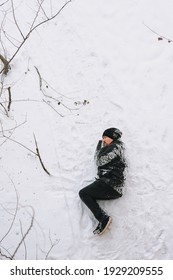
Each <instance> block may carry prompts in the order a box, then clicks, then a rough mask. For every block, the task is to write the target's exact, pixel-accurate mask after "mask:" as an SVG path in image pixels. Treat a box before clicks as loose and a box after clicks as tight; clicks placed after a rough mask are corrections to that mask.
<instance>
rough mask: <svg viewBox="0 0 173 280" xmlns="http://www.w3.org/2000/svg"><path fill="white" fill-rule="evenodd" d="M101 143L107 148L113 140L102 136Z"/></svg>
mask: <svg viewBox="0 0 173 280" xmlns="http://www.w3.org/2000/svg"><path fill="white" fill-rule="evenodd" d="M102 139H103V143H104V146H108V145H110V144H111V143H112V141H113V139H111V138H109V137H108V136H103V138H102Z"/></svg>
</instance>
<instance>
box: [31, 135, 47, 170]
mask: <svg viewBox="0 0 173 280" xmlns="http://www.w3.org/2000/svg"><path fill="white" fill-rule="evenodd" d="M34 140H35V146H36V152H37V156H38V158H39V160H40V163H41V166H42V167H43V169H44V171H45V172H46V173H47V174H48V175H50V173H49V171H47V169H46V167H45V166H44V164H43V161H42V159H41V156H40V151H39V148H38V144H37V140H36V137H35V134H34Z"/></svg>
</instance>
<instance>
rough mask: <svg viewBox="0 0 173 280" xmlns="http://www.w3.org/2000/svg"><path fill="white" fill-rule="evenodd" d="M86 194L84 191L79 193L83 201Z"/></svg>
mask: <svg viewBox="0 0 173 280" xmlns="http://www.w3.org/2000/svg"><path fill="white" fill-rule="evenodd" d="M84 193H85V192H84V190H83V189H81V190H80V191H79V197H80V198H81V199H82V200H83V197H84V196H85V194H84Z"/></svg>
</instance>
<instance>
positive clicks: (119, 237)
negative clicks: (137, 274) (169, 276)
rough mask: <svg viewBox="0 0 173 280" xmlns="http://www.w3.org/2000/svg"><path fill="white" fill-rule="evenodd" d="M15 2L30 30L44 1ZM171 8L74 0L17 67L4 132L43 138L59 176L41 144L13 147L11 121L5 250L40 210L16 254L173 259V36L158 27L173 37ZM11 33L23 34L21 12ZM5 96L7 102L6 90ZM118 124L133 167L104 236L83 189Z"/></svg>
mask: <svg viewBox="0 0 173 280" xmlns="http://www.w3.org/2000/svg"><path fill="white" fill-rule="evenodd" d="M1 2H5V1H1ZM14 2H15V7H17V8H16V10H15V13H16V17H17V18H18V22H19V25H20V26H21V29H22V30H23V32H24V33H26V32H27V30H28V28H29V26H30V23H31V22H32V20H33V18H34V13H35V11H36V7H37V6H35V4H38V2H37V1H35V0H32V1H29V3H28V4H27V3H26V2H27V1H19V0H18V1H14ZM56 2H57V3H56ZM65 2H66V1H54V2H53V3H52V2H51V1H48V0H47V1H45V3H44V9H45V11H47V12H50V14H51V9H52V10H53V11H54V10H56V11H57V10H58V9H59V8H60V7H61V6H62V5H63V3H65ZM51 3H52V6H51ZM5 5H6V6H8V7H9V5H10V3H6V4H5ZM5 5H3V6H2V7H0V11H1V18H2V15H3V13H2V11H3V10H5V7H6V6H5ZM172 8H173V2H172V1H171V0H165V1H161V0H150V1H149V0H138V1H137V0H121V1H114V0H109V1H106V0H83V1H80V0H73V1H71V3H69V4H68V5H67V6H66V7H65V8H64V9H63V11H62V12H61V13H60V15H59V16H58V17H56V18H55V19H54V20H52V21H49V22H47V23H45V24H44V25H41V26H40V27H38V29H36V30H35V31H33V32H32V34H31V35H30V37H29V38H28V40H27V41H26V42H25V44H24V45H23V47H22V48H21V50H20V51H19V53H18V54H17V55H16V57H15V58H14V60H13V61H12V62H11V70H10V72H9V73H8V75H7V77H6V78H5V80H4V87H8V86H10V87H11V93H12V104H11V110H10V112H9V117H7V116H6V115H5V114H4V111H3V108H2V107H1V108H0V110H1V111H0V120H1V123H2V126H3V129H4V133H5V135H6V136H10V137H11V139H14V140H16V141H18V142H20V143H22V144H23V145H25V146H26V147H27V148H29V149H31V150H32V151H35V142H34V137H33V133H34V134H35V136H36V139H37V143H38V147H39V150H40V154H41V157H42V160H43V162H44V164H45V166H46V168H47V170H48V171H49V172H50V173H51V176H49V175H47V174H46V173H45V172H44V170H43V168H42V167H41V164H40V162H39V159H38V158H37V157H36V156H35V155H34V154H33V153H32V152H31V151H29V150H27V149H26V148H24V147H22V146H21V145H19V144H17V143H15V142H12V141H11V140H6V142H5V143H4V140H5V139H4V138H3V137H2V136H3V135H2V127H1V132H0V144H1V146H0V147H1V149H0V169H1V184H0V219H1V227H0V240H1V243H0V248H1V252H2V253H3V254H6V255H7V256H10V255H12V254H13V253H14V251H15V249H16V248H17V246H18V244H19V242H20V241H21V239H22V236H23V235H24V234H25V233H26V232H27V230H28V228H29V227H30V225H31V220H32V216H33V211H34V213H35V215H34V222H33V225H32V226H31V230H30V231H29V233H28V234H27V236H26V239H25V243H22V245H21V246H20V248H19V250H18V251H17V252H16V254H15V259H19V260H20V259H25V258H27V259H33V260H34V259H45V258H47V259H56V260H60V259H69V260H72V259H80V260H92V259H98V260H102V259H118V260H119V259H132V260H133V259H149V260H150V259H172V258H173V239H172V232H173V215H172V214H173V213H172V210H173V204H172V199H173V154H172V150H171V147H172V143H173V131H172V118H173V110H172V101H173V97H172V92H173V79H172V73H173V43H172V42H170V43H168V41H167V40H166V39H163V40H160V41H159V40H158V37H159V35H157V34H156V33H154V32H157V33H158V34H160V35H162V36H165V37H167V38H169V39H173V31H172V25H173V17H172ZM9 11H10V10H9ZM1 21H2V19H1ZM146 25H147V26H148V27H149V28H151V29H152V30H153V31H154V32H153V31H152V30H150V29H149V28H148V27H147V26H146ZM4 28H6V30H7V31H8V34H9V33H10V34H11V35H13V37H14V38H16V39H18V40H20V41H21V37H20V33H19V31H18V30H17V29H16V26H15V24H14V22H13V21H12V13H11V12H8V14H7V19H6V23H5V27H4ZM4 40H5V39H4ZM5 48H6V55H7V58H10V57H11V56H12V54H13V53H14V51H15V47H14V46H13V45H11V43H10V42H9V41H8V40H6V41H5ZM0 54H4V53H3V49H2V44H1V45H0ZM35 67H37V69H38V70H39V73H40V75H41V77H42V89H43V90H44V93H45V95H43V93H42V92H41V91H40V85H39V75H38V73H37V71H36V68H35ZM1 68H2V64H1ZM5 94H6V97H5ZM53 98H56V99H57V100H59V102H60V103H61V104H60V105H58V102H57V101H55V100H54V99H53ZM4 100H6V103H3V104H5V105H6V106H7V105H8V94H7V91H5V92H3V94H2V95H1V97H0V102H3V101H4ZM46 102H47V103H46ZM52 107H53V108H54V109H53V108H52ZM20 124H21V125H20ZM19 125H20V126H19ZM15 126H18V127H17V128H16V129H14V130H11V132H12V131H13V133H11V132H8V131H6V132H5V130H7V129H11V128H14V127H15ZM108 127H117V128H119V129H120V130H121V131H122V132H123V137H122V140H123V141H124V143H125V146H126V157H127V160H128V165H129V167H128V172H127V180H126V185H125V192H124V196H123V197H122V198H120V199H118V200H112V201H109V202H108V201H104V202H103V201H102V202H100V203H101V205H102V206H103V208H104V209H106V211H107V212H108V213H109V214H110V215H111V216H112V218H113V223H112V227H111V229H110V230H109V231H107V232H106V233H105V234H104V235H102V236H94V235H93V233H92V231H93V229H94V228H95V226H96V224H97V221H96V220H95V219H94V217H93V215H92V213H91V212H90V211H89V210H88V209H87V208H86V206H85V205H84V204H83V203H82V202H81V200H80V199H79V196H78V192H79V190H80V189H81V188H83V187H84V186H86V185H87V184H90V183H91V182H93V180H94V177H95V175H96V167H95V164H94V159H93V157H94V152H95V147H96V145H97V142H98V140H99V139H101V135H102V132H103V131H104V130H105V129H106V128H108ZM15 189H16V191H17V194H18V195H17V196H16V192H15ZM17 197H18V200H19V202H18V211H17V215H16V217H15V220H14V223H13V224H12V221H13V219H14V213H15V211H16V205H17ZM11 225H12V228H11V230H10V231H9V233H8V234H7V236H5V235H6V233H7V232H8V230H9V228H10V226H11ZM49 251H50V252H49ZM1 258H4V257H1Z"/></svg>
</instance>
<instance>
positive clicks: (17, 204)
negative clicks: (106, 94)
mask: <svg viewBox="0 0 173 280" xmlns="http://www.w3.org/2000/svg"><path fill="white" fill-rule="evenodd" d="M8 177H9V179H10V181H11V183H12V185H13V188H14V190H15V194H16V207H15V211H14V215H13V219H12V222H11V224H10V227H9V229H8V230H7V232H6V234H5V235H4V236H3V237H2V238H1V240H0V244H1V243H2V241H3V240H4V239H5V238H6V237H7V235H8V234H9V233H10V231H11V229H12V227H13V224H14V221H15V219H16V216H17V211H18V207H19V196H18V193H17V189H16V186H15V184H14V182H13V180H12V179H11V178H10V176H8Z"/></svg>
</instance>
